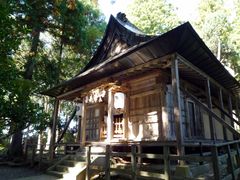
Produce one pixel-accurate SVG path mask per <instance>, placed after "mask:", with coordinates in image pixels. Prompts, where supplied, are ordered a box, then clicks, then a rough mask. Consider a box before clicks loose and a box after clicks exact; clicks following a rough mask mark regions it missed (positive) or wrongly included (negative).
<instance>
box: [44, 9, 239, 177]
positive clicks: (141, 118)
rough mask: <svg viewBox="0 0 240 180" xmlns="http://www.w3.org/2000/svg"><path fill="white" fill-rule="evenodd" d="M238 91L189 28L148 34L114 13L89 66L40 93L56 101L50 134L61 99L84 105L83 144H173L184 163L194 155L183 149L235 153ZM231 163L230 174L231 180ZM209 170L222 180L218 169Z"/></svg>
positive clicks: (185, 25)
mask: <svg viewBox="0 0 240 180" xmlns="http://www.w3.org/2000/svg"><path fill="white" fill-rule="evenodd" d="M239 93H240V84H239V82H238V81H237V80H236V79H235V78H234V77H233V76H232V75H231V74H229V72H228V71H227V70H226V69H225V68H224V66H223V65H222V64H221V63H220V61H219V60H218V59H217V58H216V57H215V56H214V55H213V53H212V52H211V51H210V50H209V48H208V47H207V46H206V45H205V43H204V42H203V41H202V39H201V38H200V37H199V36H198V34H197V33H196V31H195V30H194V29H193V27H192V26H191V25H190V24H189V23H184V24H182V25H180V26H178V27H176V28H174V29H172V30H171V31H169V32H166V33H164V34H161V35H157V36H148V35H146V34H144V33H142V32H141V31H140V30H139V29H138V28H137V27H135V26H134V25H133V24H131V23H130V22H129V21H128V19H127V18H126V16H125V15H124V14H122V13H119V14H118V15H117V17H116V18H115V17H113V16H111V17H110V20H109V23H108V25H107V28H106V31H105V35H104V37H103V39H102V41H101V43H100V45H99V47H98V49H97V50H96V52H95V54H94V55H93V57H92V59H91V60H90V61H89V63H88V64H87V65H86V67H85V68H84V69H83V70H82V71H81V72H80V73H79V74H77V75H76V76H75V77H73V78H72V79H70V80H68V81H65V82H63V83H62V84H60V85H58V86H56V87H53V88H51V89H49V90H46V91H45V92H44V93H43V94H45V95H48V96H51V97H55V98H56V104H55V105H56V107H55V119H54V123H53V127H54V128H53V129H56V128H55V127H56V120H57V118H56V117H57V114H58V113H57V112H58V104H59V101H61V100H68V101H77V102H79V103H81V104H82V114H81V116H82V118H81V129H80V133H81V135H80V139H79V143H80V144H81V145H82V146H85V145H91V144H98V143H99V144H106V145H107V144H108V145H109V144H110V145H111V144H114V143H117V144H118V145H120V144H123V145H124V144H125V145H126V144H131V145H133V144H135V143H136V144H139V143H140V144H142V146H144V145H145V144H146V146H147V145H149V146H151V147H154V148H156V149H157V147H158V146H163V147H164V146H165V145H166V144H167V145H169V146H171V143H172V145H173V146H175V147H176V155H178V156H183V157H184V155H185V154H187V153H189V152H190V151H192V152H193V151H194V148H191V149H190V150H189V149H187V148H186V147H187V146H188V144H191V145H192V147H195V146H196V147H201V148H204V147H205V146H204V144H206V145H208V146H209V147H210V146H211V145H214V147H215V145H216V144H220V143H229V144H230V145H229V144H228V145H227V146H226V147H227V148H226V152H228V154H229V153H230V152H231V151H233V149H234V147H235V145H236V147H237V148H236V149H237V153H239V148H238V143H239V141H238V139H239V137H240V134H239V125H240V122H239V121H238V120H239V118H238V117H239ZM52 136H53V138H52V139H54V138H55V137H54V136H55V132H53V134H52ZM54 143H55V141H53V140H52V145H54ZM231 143H232V144H231ZM234 143H236V144H234ZM208 146H207V147H208ZM233 146H234V147H233ZM201 148H200V149H201ZM53 149H54V148H53ZM195 149H196V148H195ZM205 149H207V148H205ZM198 150H199V149H198ZM145 151H148V150H147V148H146V150H145ZM203 151H204V150H203ZM220 151H221V149H219V148H218V147H216V148H215V151H214V150H211V152H212V153H215V154H216V153H217V154H218V153H220ZM139 152H140V151H139ZM142 152H144V150H143V151H142ZM194 152H195V151H194ZM224 152H225V150H224ZM195 153H196V152H195ZM229 157H230V158H229V160H231V162H232V164H231V168H232V169H231V168H230V169H231V170H232V171H231V172H232V173H230V174H231V176H232V177H236V172H235V170H234V167H235V165H233V164H234V158H232V155H231V154H230V156H229ZM178 160H185V159H184V158H182V159H181V158H179V159H178ZM214 163H216V162H214ZM238 163H239V162H238ZM236 166H237V167H239V164H238V165H236ZM213 169H214V173H215V175H216V176H217V177H220V175H219V169H216V168H215V167H213ZM238 170H239V168H238ZM229 172H230V171H229ZM216 173H218V174H216ZM215 179H218V178H215Z"/></svg>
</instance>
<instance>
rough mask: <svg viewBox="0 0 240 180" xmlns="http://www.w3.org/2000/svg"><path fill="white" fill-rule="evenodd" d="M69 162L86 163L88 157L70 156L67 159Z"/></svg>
mask: <svg viewBox="0 0 240 180" xmlns="http://www.w3.org/2000/svg"><path fill="white" fill-rule="evenodd" d="M67 160H73V161H80V162H85V161H86V157H85V156H81V155H73V156H69V157H68V158H67Z"/></svg>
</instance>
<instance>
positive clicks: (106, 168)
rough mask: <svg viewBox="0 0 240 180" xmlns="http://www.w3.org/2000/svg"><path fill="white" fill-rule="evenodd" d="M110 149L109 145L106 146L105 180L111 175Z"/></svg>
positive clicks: (108, 179)
mask: <svg viewBox="0 0 240 180" xmlns="http://www.w3.org/2000/svg"><path fill="white" fill-rule="evenodd" d="M110 156H111V147H110V145H106V154H105V179H106V180H110V179H111V175H110V167H111V164H110V159H111V157H110Z"/></svg>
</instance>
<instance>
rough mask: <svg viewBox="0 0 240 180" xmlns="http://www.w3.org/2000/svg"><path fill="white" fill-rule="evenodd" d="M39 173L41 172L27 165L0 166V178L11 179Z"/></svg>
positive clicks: (1, 179) (2, 179) (3, 179)
mask: <svg viewBox="0 0 240 180" xmlns="http://www.w3.org/2000/svg"><path fill="white" fill-rule="evenodd" d="M41 174H42V173H41V172H39V171H37V170H35V169H32V168H28V167H10V166H4V165H1V166H0V180H12V179H17V178H23V177H29V176H37V175H41Z"/></svg>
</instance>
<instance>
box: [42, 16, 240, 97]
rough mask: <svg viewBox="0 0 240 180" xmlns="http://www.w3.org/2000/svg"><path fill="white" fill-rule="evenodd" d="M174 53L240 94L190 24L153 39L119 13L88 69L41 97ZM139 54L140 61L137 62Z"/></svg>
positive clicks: (53, 95)
mask: <svg viewBox="0 0 240 180" xmlns="http://www.w3.org/2000/svg"><path fill="white" fill-rule="evenodd" d="M173 53H178V54H179V55H181V56H182V57H184V58H185V59H186V60H188V61H189V62H190V63H192V64H193V65H195V66H196V67H198V68H199V69H201V70H202V71H204V72H205V73H206V74H208V75H209V76H210V77H212V78H213V79H214V80H215V81H217V82H218V83H219V84H221V85H222V86H223V87H225V88H226V89H228V90H230V91H231V92H233V93H234V94H239V93H240V84H239V82H238V81H237V80H236V79H235V78H234V77H233V76H232V75H231V74H230V73H229V72H228V71H227V70H226V69H225V68H224V66H223V65H222V64H221V63H220V61H219V60H217V58H216V57H215V56H214V55H213V53H212V52H211V51H210V50H209V48H208V47H207V46H206V45H205V43H204V42H203V41H202V39H201V38H200V37H199V36H198V34H197V33H196V31H195V30H194V29H193V27H192V26H191V25H190V23H188V22H187V23H184V24H182V25H180V26H178V27H176V28H174V29H172V30H171V31H168V32H166V33H164V34H162V35H159V36H155V37H151V36H148V35H145V34H143V33H142V32H141V31H140V30H139V29H137V28H136V27H135V26H134V25H132V24H131V23H130V22H129V21H128V20H127V19H126V17H125V16H124V14H118V16H117V17H116V18H115V17H113V16H111V17H110V20H109V23H108V25H107V28H106V31H105V35H104V37H103V39H102V41H101V43H100V45H99V47H98V49H97V51H96V52H95V54H94V55H93V57H92V59H91V60H90V62H89V63H88V64H87V65H86V67H85V68H84V69H83V70H82V71H81V72H80V73H79V74H78V75H77V76H75V77H74V78H72V79H70V80H68V81H65V82H63V83H62V84H60V85H58V86H56V87H53V88H52V89H49V90H46V91H45V92H43V93H42V94H45V95H49V96H52V97H57V96H59V95H61V94H64V93H67V92H70V91H73V90H75V89H77V88H79V87H82V86H84V85H86V84H88V83H91V82H93V81H96V80H99V79H101V78H104V77H108V76H111V75H113V74H115V73H117V72H121V71H124V70H126V69H128V68H131V67H135V66H137V65H139V64H141V63H142V64H143V63H146V62H149V61H150V60H152V59H156V58H160V57H163V56H166V55H169V54H173ZM136 54H137V55H138V57H139V58H140V59H141V61H136V56H135V55H136ZM113 67H114V68H113Z"/></svg>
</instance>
